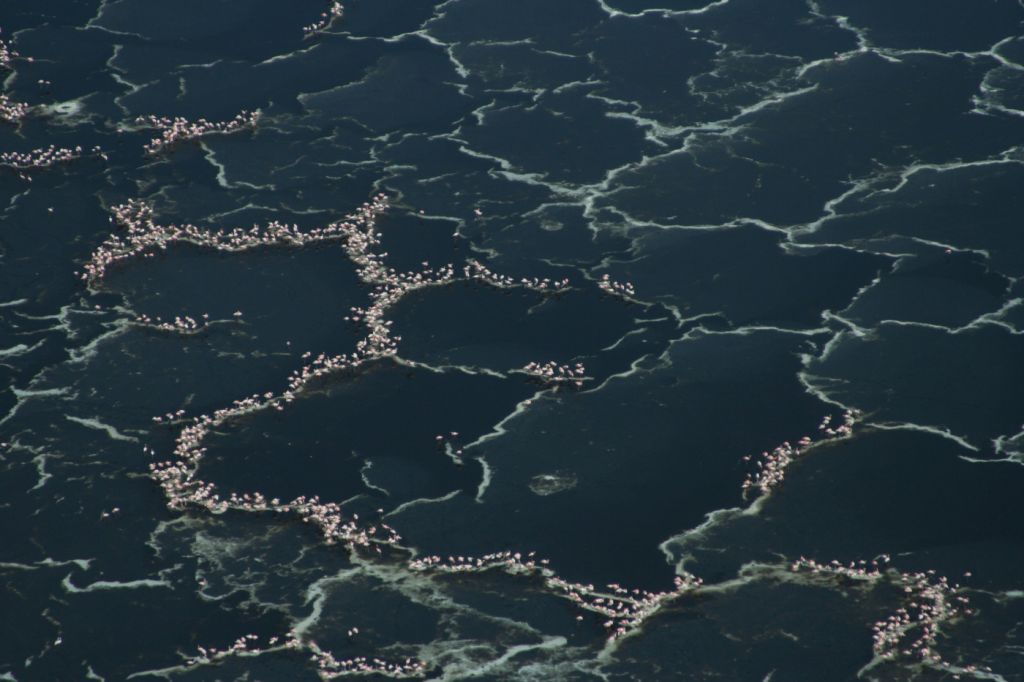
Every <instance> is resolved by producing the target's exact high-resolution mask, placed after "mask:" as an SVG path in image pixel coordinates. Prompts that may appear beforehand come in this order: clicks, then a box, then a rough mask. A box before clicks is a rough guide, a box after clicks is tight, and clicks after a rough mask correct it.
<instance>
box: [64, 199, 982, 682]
mask: <svg viewBox="0 0 1024 682" xmlns="http://www.w3.org/2000/svg"><path fill="white" fill-rule="evenodd" d="M387 206H388V204H387V199H386V197H385V196H384V195H378V196H377V197H375V198H374V199H373V201H372V202H370V203H367V204H364V205H363V206H362V207H360V209H359V210H357V211H356V212H355V213H353V214H351V215H349V216H347V217H346V218H345V219H343V220H342V221H339V222H336V223H332V224H330V225H328V226H327V227H325V228H321V229H317V230H313V231H310V232H305V233H303V232H299V231H298V229H297V228H296V227H294V226H292V227H290V228H289V227H287V226H283V225H280V224H278V223H271V224H270V225H268V226H267V227H266V228H259V227H254V228H252V229H251V230H247V231H246V230H232V231H230V232H224V231H219V232H214V233H210V232H207V231H203V230H200V229H199V228H196V227H194V226H190V225H188V226H183V227H179V226H174V225H171V226H159V225H157V224H156V223H155V222H154V221H153V215H152V209H151V208H150V207H149V206H148V205H146V204H144V203H142V202H129V203H128V204H124V205H121V206H118V207H115V209H114V213H115V216H117V222H118V223H119V224H121V225H123V226H124V227H126V228H127V230H128V236H127V238H126V239H122V238H120V237H117V236H112V237H111V238H109V239H108V240H107V241H106V242H104V246H102V247H100V249H98V250H97V251H96V252H95V253H94V254H93V258H92V259H91V260H90V262H89V264H87V266H86V268H85V270H86V272H85V274H83V275H82V278H83V279H84V280H86V281H87V282H89V283H91V284H96V283H99V282H100V281H101V280H102V279H103V277H104V276H105V274H106V267H107V265H109V264H111V263H113V262H118V261H121V260H125V259H127V258H130V257H133V256H138V255H141V254H149V253H150V252H151V250H153V249H161V250H162V249H165V248H166V247H167V245H168V244H170V243H172V242H190V243H194V244H198V245H201V246H208V247H211V248H214V249H217V250H222V251H230V252H237V251H244V250H247V249H250V248H255V247H258V246H265V245H271V244H282V243H283V244H289V245H296V246H301V245H303V244H306V243H311V242H315V241H322V240H326V239H338V240H340V241H342V243H343V245H344V249H345V251H346V254H347V255H348V257H349V259H350V260H351V261H352V263H353V264H354V265H355V267H356V273H357V275H358V276H359V278H360V279H361V280H362V281H363V282H364V283H366V284H369V285H373V286H374V289H373V291H372V292H371V294H370V298H371V304H370V305H369V306H368V307H366V308H358V307H355V308H352V309H351V315H349V316H348V319H349V320H351V321H353V322H358V323H362V324H363V325H364V326H366V327H367V329H368V335H367V336H366V337H365V338H364V339H363V340H361V341H359V342H358V343H357V345H356V350H355V352H353V353H351V354H342V355H338V356H333V357H328V356H326V355H325V354H320V355H319V356H317V357H316V358H315V359H314V360H313V362H312V363H310V364H309V365H307V366H305V367H303V368H302V369H301V370H298V371H296V372H294V373H293V374H292V375H291V377H290V378H289V384H288V389H287V390H286V391H284V393H283V394H282V395H280V396H276V395H275V394H274V393H273V392H267V393H264V394H262V395H260V394H254V395H252V396H250V397H247V398H244V399H241V400H236V401H235V402H234V403H233V405H232V406H231V407H228V408H223V409H220V410H217V411H215V412H214V413H213V414H212V415H201V416H199V417H196V418H194V419H192V420H191V422H190V423H189V424H188V425H186V426H184V427H183V428H182V429H181V431H180V433H179V435H178V437H177V439H176V443H175V449H174V454H175V455H176V457H177V459H176V460H171V461H165V462H159V463H155V464H151V465H150V470H151V476H152V477H153V478H154V480H156V481H157V482H158V483H159V484H160V485H161V487H162V488H163V490H164V493H165V495H166V496H167V500H168V502H167V504H168V507H169V508H171V509H173V510H184V509H186V508H188V507H201V508H204V509H206V510H208V511H209V512H211V513H214V514H220V513H224V512H226V511H228V510H229V509H231V510H238V511H245V512H274V513H289V514H295V515H297V516H298V517H299V518H301V519H302V520H303V521H304V522H306V523H309V524H311V525H313V526H314V527H316V528H317V529H318V530H319V532H320V534H321V535H322V537H323V538H324V541H325V543H326V544H328V545H331V544H337V543H341V544H343V545H344V546H345V547H346V548H347V549H348V550H349V551H352V552H356V551H359V550H367V549H369V548H371V547H372V548H373V549H374V551H375V552H376V553H377V554H380V555H383V551H382V547H388V548H392V549H398V550H406V548H404V547H403V546H402V545H401V544H400V542H401V539H402V538H401V536H400V535H399V534H398V532H397V531H396V530H395V529H394V528H392V527H391V526H389V525H388V524H386V523H384V522H383V520H380V521H378V522H377V523H372V524H366V523H363V522H361V521H360V520H359V517H358V515H357V514H353V515H351V518H346V517H345V515H344V514H343V512H342V509H341V506H340V505H339V504H337V503H333V502H326V503H325V502H321V501H320V500H319V498H317V497H312V498H306V497H304V496H300V497H298V498H296V499H294V500H292V501H290V502H282V501H281V500H279V499H277V498H274V499H270V500H268V499H267V498H266V497H265V496H264V495H263V494H261V493H259V492H256V493H244V494H241V495H239V494H237V493H232V494H231V495H230V496H229V497H228V498H227V499H222V498H221V497H220V496H219V495H218V493H217V492H216V489H215V486H214V484H212V483H208V482H204V481H202V480H201V479H199V478H197V476H196V474H197V472H198V466H199V462H200V460H201V459H202V457H203V455H204V454H205V452H206V448H205V447H203V445H202V443H203V440H204V439H205V437H206V436H207V435H208V434H209V433H210V432H211V430H213V429H214V428H216V427H217V426H220V425H222V424H224V423H225V422H227V421H229V420H231V419H234V418H236V417H239V416H242V415H245V414H249V413H253V412H256V411H259V410H262V409H267V408H272V409H276V410H283V409H284V406H285V405H286V404H288V403H290V402H292V401H294V400H295V398H296V396H297V394H298V393H300V392H301V391H302V390H303V389H304V388H305V387H306V386H307V384H309V383H310V382H311V381H313V380H314V379H317V378H319V377H323V376H326V375H328V374H332V373H336V372H340V371H346V370H348V371H350V370H354V369H356V368H358V367H360V366H362V365H364V364H367V363H369V362H371V361H375V360H378V359H382V358H387V357H393V356H394V355H395V354H396V353H397V343H398V341H400V340H401V338H400V337H398V336H392V335H391V333H390V327H391V321H390V320H386V319H385V314H386V313H387V311H388V310H389V309H390V308H391V307H392V306H394V305H395V304H396V303H397V302H398V301H399V300H400V299H401V298H402V297H403V296H404V295H405V294H407V293H409V292H411V291H415V290H418V289H421V288H425V287H430V286H437V285H443V284H447V283H449V282H451V281H453V280H454V279H455V273H454V268H453V267H452V266H451V265H447V266H443V267H441V268H439V269H437V270H433V269H431V268H426V267H425V268H424V270H422V271H420V272H402V273H399V272H397V271H395V269H394V268H388V267H386V266H385V265H384V258H385V256H386V255H387V254H386V253H385V254H378V253H375V252H374V251H373V249H374V248H375V247H377V246H379V244H380V239H379V235H378V233H377V231H376V220H377V218H378V217H379V216H380V215H381V213H383V212H384V211H385V210H386V209H387ZM463 275H464V277H465V278H466V279H470V280H477V281H481V282H484V283H486V284H489V285H491V286H494V287H497V288H509V287H525V288H528V289H531V290H535V291H538V292H542V293H554V292H558V291H561V290H564V289H565V288H566V287H568V281H567V280H560V281H551V280H546V279H545V280H541V279H536V278H534V279H521V280H515V279H514V278H511V277H508V276H505V275H499V274H497V273H494V272H493V271H491V270H490V269H489V268H487V267H486V266H484V265H483V264H481V263H479V262H477V261H469V262H468V264H467V265H466V266H465V268H464V269H463ZM602 283H603V282H602ZM624 286H625V285H624ZM623 288H624V287H623ZM601 289H602V290H604V291H606V293H609V294H612V295H618V296H621V295H622V294H624V293H627V292H626V291H624V290H623V289H620V288H619V287H611V286H609V287H605V286H601ZM628 293H629V295H631V294H632V287H631V286H630V287H629V290H628ZM140 322H142V323H144V324H146V325H147V326H157V328H162V327H160V326H159V325H165V326H166V327H167V328H168V330H169V331H171V330H173V331H183V332H186V333H190V332H192V331H193V329H194V328H198V327H199V323H198V322H197V321H195V320H194V319H192V318H178V319H176V320H175V322H174V323H154V322H153V321H151V320H148V318H146V319H145V320H140ZM307 357H308V356H307ZM521 371H523V372H525V373H527V374H530V375H534V376H536V377H537V378H540V379H542V380H546V381H547V382H549V383H551V384H553V385H555V386H557V385H558V384H561V383H563V382H572V383H578V382H579V381H580V380H581V377H582V373H583V368H582V366H581V365H576V366H569V365H561V366H559V365H557V364H555V363H547V364H546V365H541V364H539V363H530V364H528V365H527V366H526V367H524V368H523V370H521ZM183 418H184V411H183V410H179V411H178V412H175V413H168V414H167V415H164V416H162V417H155V418H154V422H156V423H168V424H180V423H182V420H183ZM856 419H857V412H856V411H854V410H848V411H847V412H846V413H845V414H844V417H843V424H842V425H840V426H838V427H832V426H831V418H830V417H826V418H825V419H824V420H823V422H822V423H821V424H820V425H819V430H821V431H822V432H823V433H824V434H825V435H826V436H827V437H828V438H839V437H848V436H849V435H850V433H851V432H852V427H853V425H854V423H855V422H856ZM811 443H812V442H811V439H810V438H809V437H804V438H803V439H801V440H800V441H799V445H798V446H796V447H794V446H792V445H790V444H789V443H784V444H783V445H782V446H779V447H778V448H776V449H775V450H774V451H773V452H772V453H763V457H764V459H763V461H760V462H759V463H758V464H759V468H760V471H759V472H757V473H754V474H751V475H750V476H748V478H747V480H746V481H745V482H744V485H743V488H744V492H745V494H746V493H747V492H748V491H749V490H750V489H756V490H759V491H760V492H761V494H764V495H766V494H768V493H770V492H771V490H772V489H773V488H775V487H777V486H778V485H779V484H781V482H782V480H783V478H784V473H785V469H786V467H787V466H788V465H789V464H790V463H791V462H792V461H793V460H794V459H795V458H796V457H798V456H799V455H800V454H802V452H803V451H804V449H805V448H807V447H809V446H810V445H811ZM144 450H147V451H148V448H144ZM748 459H749V458H748ZM406 551H407V550H406ZM370 556H372V555H370ZM862 564H863V562H862ZM547 565H548V560H546V559H538V558H536V556H535V554H534V553H532V552H531V553H527V554H526V555H523V554H522V553H519V552H512V551H504V552H497V553H492V554H487V555H485V556H482V557H466V556H458V557H455V556H449V557H447V558H444V557H440V556H430V557H425V558H421V559H413V560H410V561H409V562H408V564H407V566H408V568H409V569H410V570H414V571H420V572H435V573H441V574H456V573H479V572H485V571H490V570H501V571H504V572H505V573H508V574H510V575H513V576H526V577H540V578H541V579H542V580H543V584H544V586H545V587H546V588H547V589H549V590H550V591H552V592H553V593H554V594H556V595H558V596H561V597H563V598H565V599H567V600H569V601H570V602H572V603H574V604H575V605H576V606H577V607H578V608H580V609H582V610H584V611H589V612H591V613H595V614H597V615H599V616H601V617H603V618H604V619H605V620H604V621H603V626H604V628H605V629H606V631H607V632H608V642H609V643H612V642H614V641H616V640H617V639H620V638H622V637H624V636H626V635H628V634H630V633H632V632H635V631H637V630H638V629H639V628H640V627H641V626H642V625H643V624H644V622H645V621H646V620H647V619H649V618H650V617H651V616H652V615H654V614H655V613H657V612H658V611H660V610H661V609H662V608H663V607H664V606H665V604H667V603H669V602H671V601H673V600H675V599H678V598H679V597H681V596H682V595H685V594H688V593H692V592H694V591H696V590H698V589H699V588H700V585H701V580H700V579H699V578H697V577H695V576H693V575H691V574H689V573H686V572H684V573H683V574H682V575H678V576H676V578H675V581H674V587H673V589H671V590H668V591H664V592H648V591H644V590H637V589H634V590H627V589H626V588H624V587H621V586H620V585H617V584H614V583H612V584H609V585H608V586H607V589H598V588H595V587H594V586H593V585H584V584H582V583H573V582H569V581H567V580H564V579H562V578H560V577H559V576H558V575H557V574H556V573H555V572H554V571H553V570H551V569H550V568H548V566H547ZM803 569H807V570H811V571H812V572H814V573H826V574H831V575H840V576H845V577H857V578H861V579H865V580H875V579H877V576H880V575H881V573H880V571H879V570H878V569H877V567H873V568H872V571H868V570H867V569H864V568H863V566H857V565H853V566H850V567H842V566H839V565H838V563H837V562H832V564H828V565H821V564H817V563H815V562H814V561H812V560H807V559H804V558H801V559H800V560H799V561H797V562H795V563H794V564H793V565H792V570H794V571H799V570H803ZM898 575H899V579H900V581H901V583H902V584H903V585H904V591H905V592H907V593H908V594H911V595H912V596H914V597H915V598H916V599H915V601H913V602H910V609H908V608H906V607H901V608H900V609H899V610H898V611H897V612H896V614H895V615H893V616H891V617H890V618H888V619H886V620H885V621H879V623H876V626H875V633H876V634H875V651H876V657H881V658H882V659H884V660H890V659H892V658H895V657H896V656H897V655H903V656H917V657H919V658H920V660H922V661H924V662H925V663H929V664H931V665H942V666H944V667H945V668H946V669H948V670H951V671H952V670H956V671H964V672H972V671H973V670H975V668H973V667H967V668H954V667H952V666H951V664H949V663H948V662H947V661H944V660H943V659H942V658H941V657H939V656H938V654H936V653H935V652H934V646H935V642H936V634H937V629H938V626H939V625H940V624H941V623H942V622H945V621H948V620H950V619H952V618H953V617H955V616H956V615H958V614H959V613H960V611H959V610H958V608H957V607H955V606H951V599H953V597H951V594H952V592H953V591H955V589H956V587H953V588H950V587H949V585H948V583H947V581H946V579H945V578H939V579H937V581H933V580H932V576H933V575H934V572H930V573H925V574H898ZM955 599H956V600H957V601H960V602H961V603H966V602H965V601H964V600H965V598H962V597H956V598H955ZM922 604H923V606H922ZM963 612H964V613H969V611H968V610H967V609H966V608H965V607H964V610H963ZM915 618H916V620H915ZM582 619H583V616H577V620H582ZM911 633H918V636H917V638H916V639H912V638H911ZM350 635H351V632H350ZM256 642H257V637H256V636H255V635H245V636H243V637H240V638H239V639H238V640H236V641H235V643H234V644H232V645H231V646H230V647H228V648H227V649H224V650H217V649H215V648H210V649H204V648H200V649H199V655H198V656H193V657H191V658H189V659H188V660H187V661H186V665H198V664H204V663H212V662H215V661H218V660H221V659H223V658H226V657H228V656H234V655H247V656H255V655H259V654H261V653H264V652H269V651H273V650H277V649H299V650H304V651H307V652H309V654H310V658H311V661H312V662H313V663H315V664H316V666H317V669H318V673H319V675H320V677H321V678H322V679H325V680H327V679H334V678H336V677H341V676H345V675H352V674H373V673H376V674H382V675H387V676H390V677H410V676H419V675H422V674H423V673H424V672H425V671H426V669H427V664H426V663H424V662H422V661H415V660H413V659H406V660H404V661H402V662H398V663H395V662H388V661H384V660H381V659H376V658H365V657H357V658H352V659H345V660H339V659H337V658H335V657H334V656H333V654H331V653H330V652H328V651H325V650H323V649H321V648H320V647H319V646H318V645H317V644H316V642H315V641H312V640H307V639H304V638H303V637H301V635H300V634H299V633H297V632H295V631H294V630H293V631H291V632H290V633H289V634H288V636H287V637H285V638H284V639H283V640H282V639H281V638H279V637H273V638H271V639H270V640H269V641H268V643H267V646H266V647H265V648H261V647H259V646H258V645H257V644H256ZM900 647H903V648H900Z"/></svg>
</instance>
